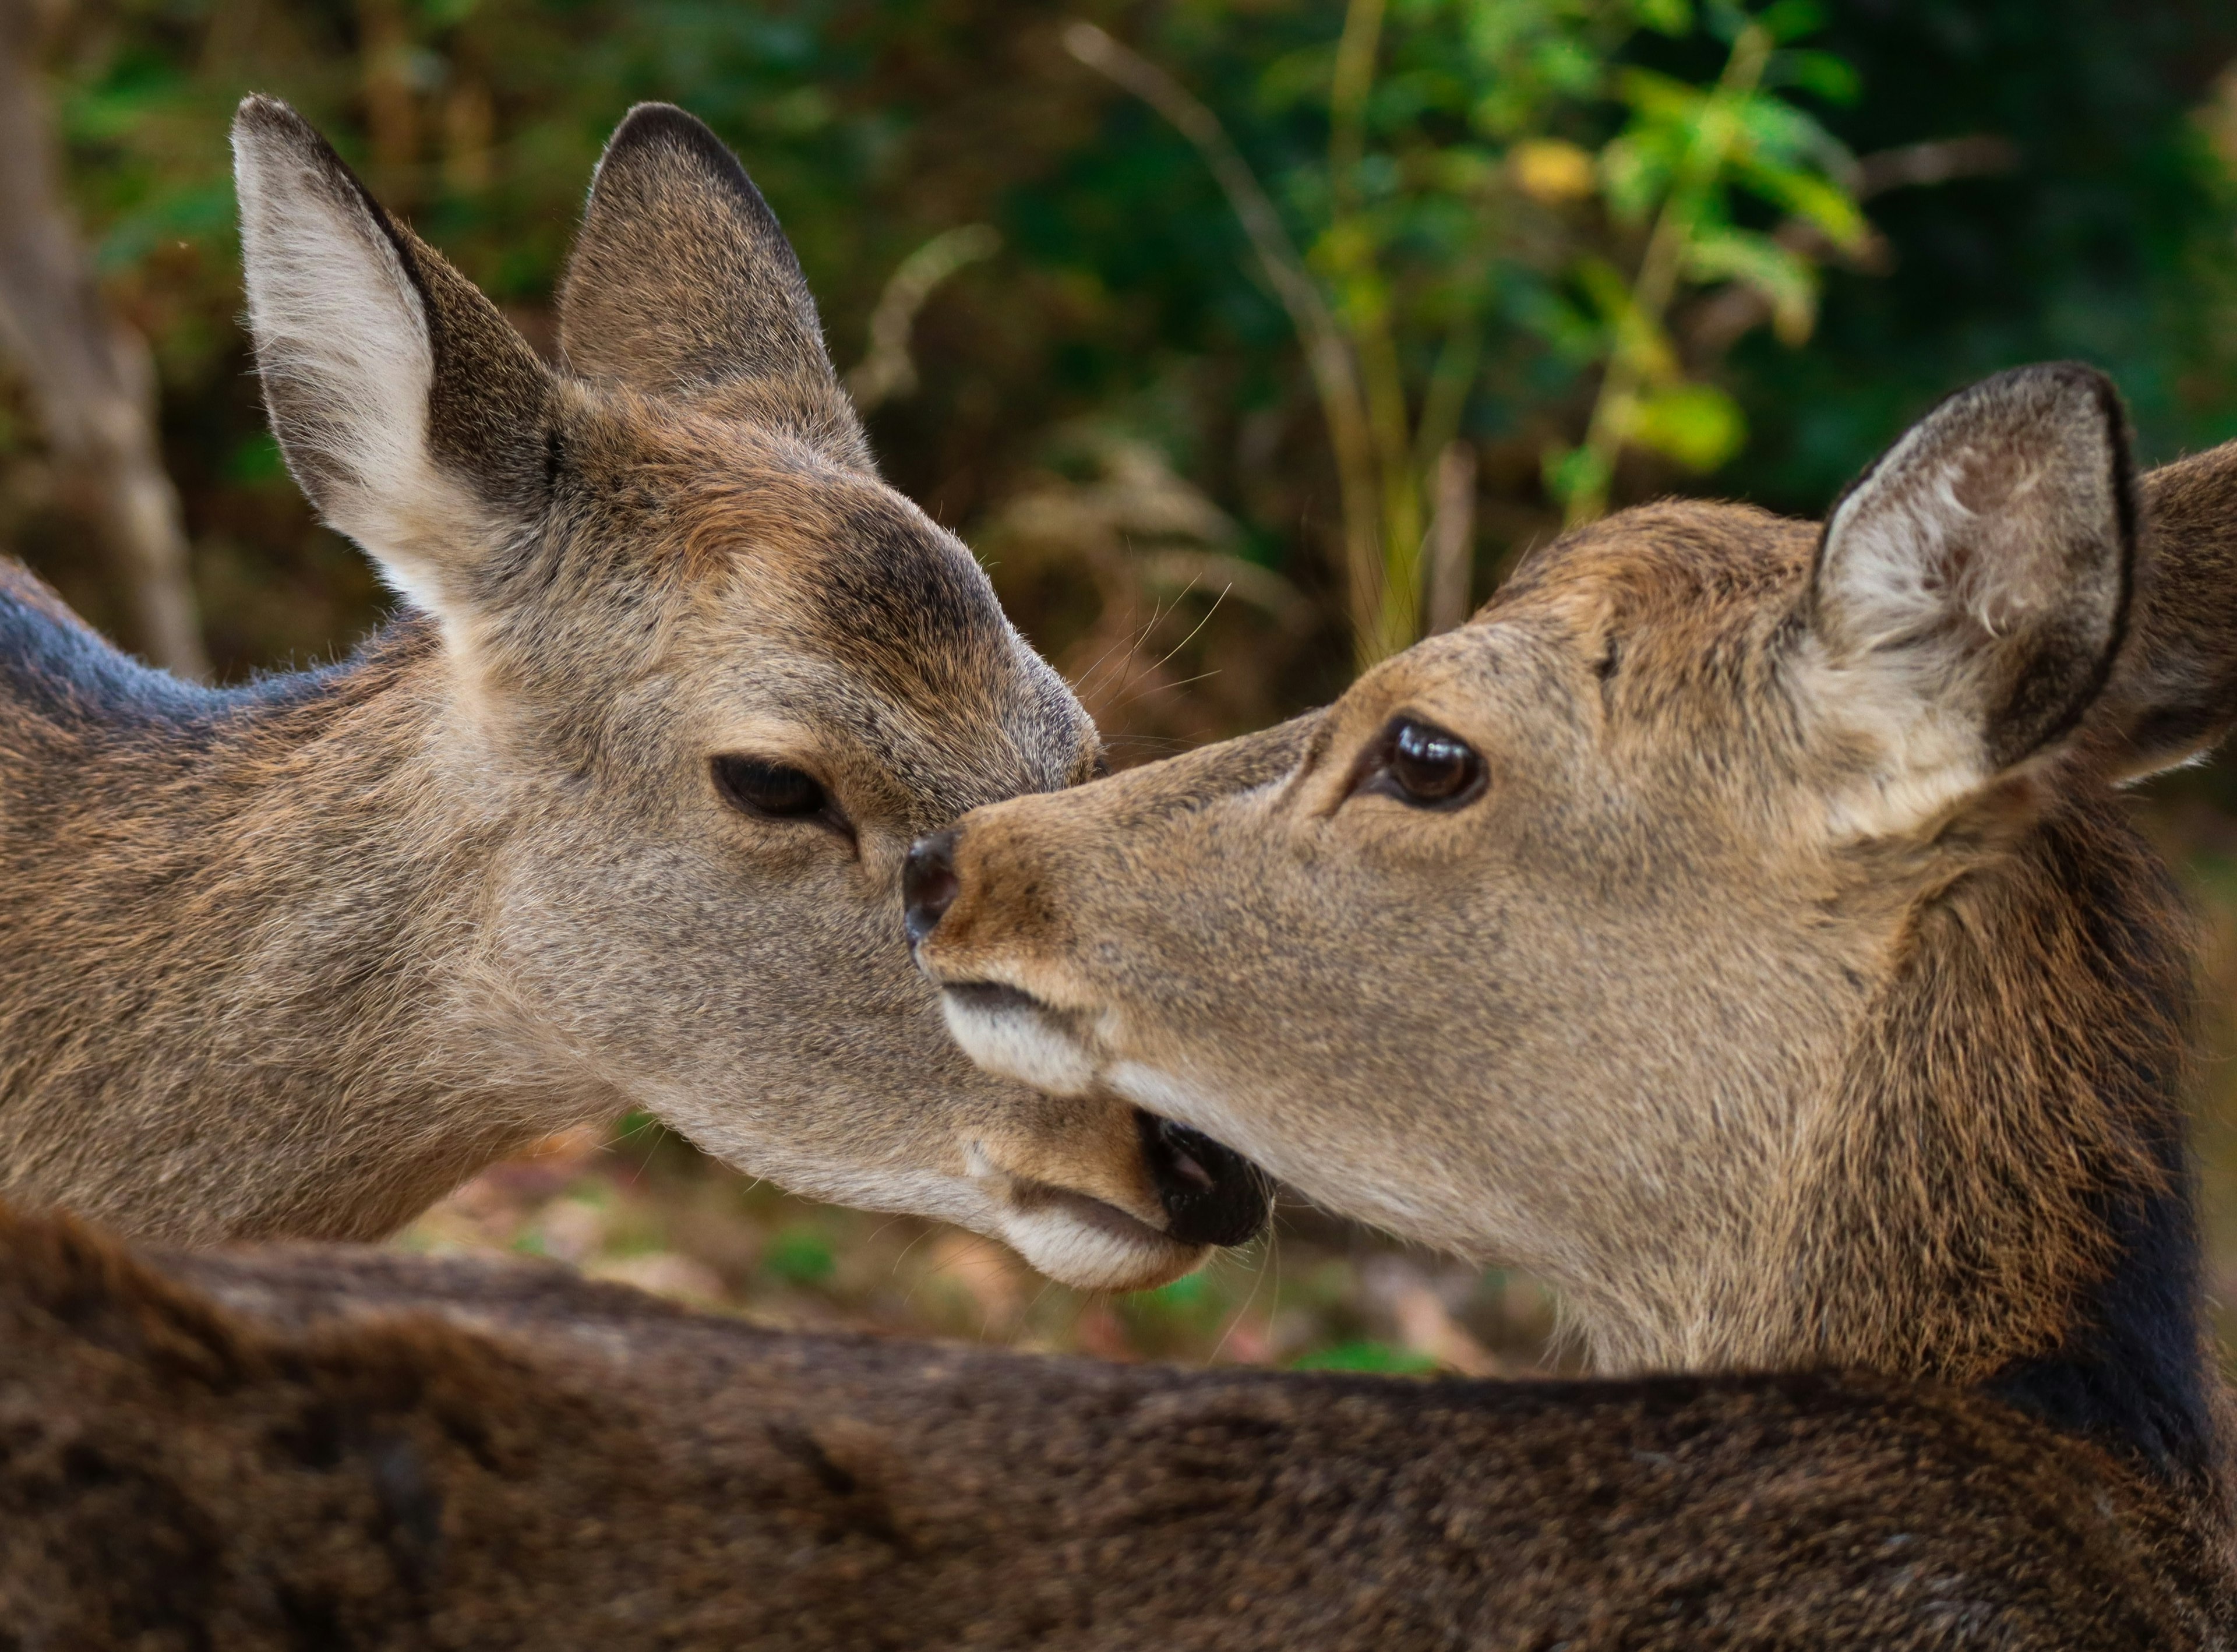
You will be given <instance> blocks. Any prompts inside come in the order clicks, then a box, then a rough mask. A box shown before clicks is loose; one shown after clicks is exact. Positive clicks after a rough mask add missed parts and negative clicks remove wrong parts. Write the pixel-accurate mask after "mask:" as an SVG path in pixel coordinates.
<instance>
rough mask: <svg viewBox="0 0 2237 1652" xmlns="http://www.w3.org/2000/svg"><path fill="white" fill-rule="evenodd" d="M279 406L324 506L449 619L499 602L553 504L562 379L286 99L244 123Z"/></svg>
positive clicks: (256, 273)
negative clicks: (554, 412) (525, 544)
mask: <svg viewBox="0 0 2237 1652" xmlns="http://www.w3.org/2000/svg"><path fill="white" fill-rule="evenodd" d="M233 148H234V181H235V184H236V187H237V188H238V191H239V195H240V201H241V254H242V256H241V261H242V265H243V269H244V273H245V274H246V277H247V287H248V322H249V328H250V331H251V332H252V333H253V334H254V336H255V340H256V367H257V373H258V374H259V376H260V377H261V379H262V380H263V385H264V400H265V406H266V407H267V409H268V410H269V413H270V415H271V420H272V429H273V433H274V435H275V436H276V437H278V439H279V441H280V448H281V451H282V452H284V453H286V455H287V466H288V468H289V469H290V470H291V471H293V472H294V474H295V478H296V479H297V481H299V482H300V484H301V485H302V487H303V491H304V492H306V493H307V494H308V495H309V496H310V499H311V502H312V503H313V505H314V506H317V507H318V511H319V514H320V516H321V517H323V518H324V519H326V521H327V524H328V525H330V526H332V527H333V528H334V529H335V530H337V531H338V532H342V533H346V534H347V535H349V537H350V538H352V539H355V540H356V541H357V542H358V543H359V544H360V545H363V546H364V547H365V549H366V552H367V553H368V554H370V555H371V556H372V557H373V560H374V561H375V562H376V563H377V564H378V565H379V568H380V570H381V572H382V573H383V574H384V575H385V576H386V578H387V579H388V581H389V583H390V584H392V585H394V586H395V587H396V588H397V589H398V590H399V591H401V592H402V593H403V594H404V595H405V596H406V597H407V598H410V599H411V600H412V602H413V603H415V604H416V605H419V607H422V608H424V609H426V610H428V611H431V612H432V613H434V614H436V615H438V616H439V617H442V618H445V619H449V618H452V617H455V616H456V615H458V614H459V613H460V612H461V611H463V610H465V609H466V608H469V607H472V606H473V605H476V604H478V603H479V602H482V601H485V600H487V599H489V598H491V597H492V595H493V594H494V593H493V587H494V586H495V585H496V584H497V583H498V581H499V580H500V579H501V578H502V577H503V573H504V572H505V568H506V567H507V566H508V565H510V564H511V561H512V558H513V553H515V552H517V549H518V545H519V544H520V543H521V541H522V539H523V538H524V537H525V535H526V534H527V533H529V532H531V531H532V529H533V527H534V525H535V524H536V523H537V522H538V521H539V520H540V519H541V517H542V514H543V512H544V509H545V507H546V504H547V495H548V492H549V487H550V468H549V456H550V450H549V445H548V436H547V426H548V424H549V421H550V416H551V394H552V389H553V381H552V380H551V374H550V373H548V372H547V371H546V369H545V368H544V365H543V363H542V362H540V361H538V360H537V357H536V353H535V352H534V351H533V350H531V348H530V347H528V343H527V341H526V340H524V339H522V338H521V336H520V335H519V334H518V333H516V332H514V331H513V329H512V328H511V326H510V325H508V324H507V323H506V321H505V318H504V317H502V316H501V315H499V314H498V313H497V310H496V308H495V307H493V306H492V304H491V303H490V301H488V300H487V299H485V298H484V297H483V296H482V294H480V292H478V290H477V289H476V288H475V287H474V285H473V283H472V282H471V281H467V280H466V278H465V276H463V275H461V274H459V273H458V272H457V271H456V270H454V269H452V268H451V267H450V265H448V264H447V263H445V262H444V261H443V260H442V258H441V257H440V256H439V254H437V253H436V252H435V251H434V250H433V249H432V248H429V247H428V246H426V244H425V243H424V242H422V241H420V240H419V238H418V237H417V236H415V235H412V232H411V231H410V230H408V229H406V228H404V227H403V225H401V224H400V223H399V222H397V221H395V220H394V219H393V218H392V217H390V216H389V215H388V214H387V213H386V211H384V210H383V209H382V208H380V207H379V205H378V204H377V203H376V202H374V201H373V197H372V196H371V195H368V194H367V193H366V189H365V186H364V185H363V184H361V183H360V182H358V180H357V177H356V175H354V174H353V173H352V172H351V171H350V169H349V168H348V167H346V166H345V165H344V164H343V163H342V161H341V159H340V156H338V155H335V153H334V152H333V149H331V148H329V147H328V145H327V142H326V140H325V139H324V138H322V137H320V135H319V134H318V133H317V132H316V131H315V130H313V129H312V127H311V126H310V125H309V124H308V123H307V122H305V121H304V120H303V118H302V117H301V116H299V115H297V114H296V113H295V112H294V110H293V109H289V108H288V107H287V105H286V104H284V103H281V102H276V101H274V100H273V99H271V98H264V97H251V98H249V99H247V101H246V102H243V103H242V104H241V110H240V113H239V114H238V115H237V116H234V124H233Z"/></svg>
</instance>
